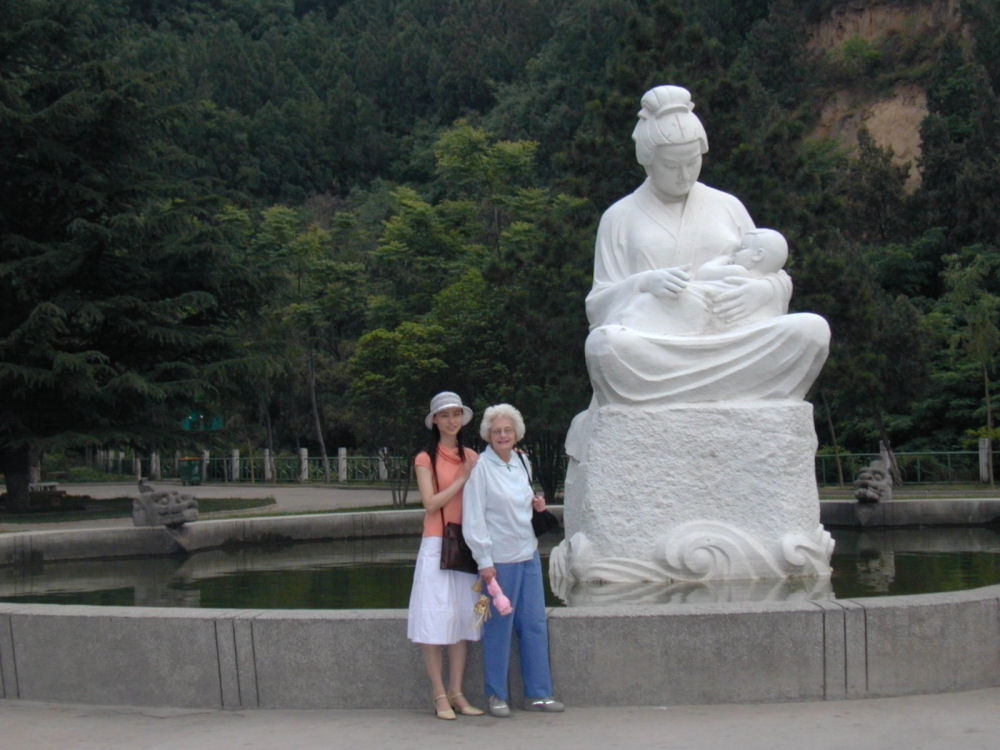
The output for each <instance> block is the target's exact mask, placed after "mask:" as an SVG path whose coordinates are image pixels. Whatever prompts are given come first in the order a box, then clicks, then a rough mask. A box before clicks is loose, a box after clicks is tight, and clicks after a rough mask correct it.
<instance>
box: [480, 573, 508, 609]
mask: <svg viewBox="0 0 1000 750" xmlns="http://www.w3.org/2000/svg"><path fill="white" fill-rule="evenodd" d="M486 590H487V591H489V592H490V596H492V597H493V606H494V607H496V610H497V612H499V613H500V614H501V615H509V614H510V613H511V612H513V611H514V608H513V607H512V606H511V605H510V599H508V598H507V596H506V594H504V593H503V589H502V588H500V584H499V583H497V579H496V578H491V579H490V582H489V583H488V584H487V585H486Z"/></svg>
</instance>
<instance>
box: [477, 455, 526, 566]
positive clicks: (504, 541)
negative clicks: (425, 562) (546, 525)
mask: <svg viewBox="0 0 1000 750" xmlns="http://www.w3.org/2000/svg"><path fill="white" fill-rule="evenodd" d="M524 460H525V464H526V465H527V462H528V459H527V458H526V457H525V459H524ZM534 496H535V493H534V490H532V488H531V482H530V481H529V479H528V471H526V466H525V465H522V464H521V459H520V458H518V456H517V453H516V452H514V451H511V454H510V462H509V463H508V462H506V461H504V460H503V459H502V458H500V456H498V455H497V454H496V453H494V451H493V448H492V447H489V446H487V448H486V450H484V451H483V452H482V453H481V454H480V455H479V461H478V462H477V463H476V465H475V467H474V468H473V469H472V474H470V475H469V480H468V481H467V482H466V483H465V487H464V488H463V490H462V535H463V536H464V537H465V541H466V543H467V544H468V545H469V549H471V550H472V555H473V557H475V558H476V562H477V563H478V564H479V568H480V569H482V568H489V567H492V566H493V564H494V563H515V562H524V561H525V560H530V559H531V558H532V557H533V556H534V554H535V550H536V549H538V540H537V539H536V538H535V532H534V530H533V529H532V528H531V514H532V507H531V501H532V498H533V497H534Z"/></svg>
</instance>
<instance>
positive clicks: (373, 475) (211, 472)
mask: <svg viewBox="0 0 1000 750" xmlns="http://www.w3.org/2000/svg"><path fill="white" fill-rule="evenodd" d="M895 455H896V462H897V464H898V465H899V469H900V472H901V473H902V475H903V481H904V482H906V483H908V484H948V483H975V482H979V481H980V474H979V453H978V451H920V452H905V453H904V452H898V453H896V454H895ZM878 457H879V455H878V454H877V453H841V454H840V463H841V466H842V468H843V476H844V482H845V484H851V483H852V482H853V481H854V478H855V477H856V476H857V475H858V472H859V471H860V470H861V469H863V468H864V467H866V466H867V465H868V464H869V463H871V462H872V461H873V460H874V459H876V458H878ZM190 460H199V461H201V463H202V479H203V480H204V481H209V482H264V481H265V477H267V476H268V473H267V472H266V471H265V467H264V457H263V456H240V457H238V460H234V459H233V457H232V456H211V457H209V458H208V459H201V458H197V459H195V457H193V456H190V457H182V461H190ZM993 460H994V462H995V461H996V456H995V455H994V456H993ZM411 462H412V457H410V456H350V455H348V456H345V457H343V458H341V457H338V456H330V458H329V466H330V481H331V482H337V483H344V482H348V483H377V482H386V481H391V480H393V479H396V478H397V477H400V476H402V475H404V474H405V473H407V472H408V471H409V468H410V463H411ZM271 464H272V470H271V472H270V474H271V477H272V478H271V480H270V481H272V482H276V483H283V482H303V481H305V482H324V481H326V476H325V472H324V469H323V459H322V458H321V457H318V456H308V457H305V458H303V457H301V456H295V455H283V456H274V457H272V458H271ZM101 468H102V469H104V470H105V471H107V472H109V473H113V474H122V475H123V476H129V477H135V476H136V475H137V474H140V475H142V476H150V471H151V468H152V466H151V462H150V459H149V457H146V456H134V455H132V454H124V453H123V455H122V459H121V460H118V461H116V462H114V463H113V464H111V465H107V464H106V465H104V466H102V467H101ZM994 469H995V473H996V474H997V475H1000V467H997V465H996V463H994ZM160 473H161V476H162V477H164V478H167V479H174V478H182V475H181V462H178V461H177V460H176V459H175V458H173V457H171V458H165V459H162V460H161V462H160ZM561 476H565V471H563V472H561ZM816 481H817V483H818V484H820V485H836V484H838V482H839V475H838V471H837V461H836V457H835V456H833V455H832V454H827V453H823V454H820V455H817V456H816Z"/></svg>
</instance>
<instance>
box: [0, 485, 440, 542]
mask: <svg viewBox="0 0 1000 750" xmlns="http://www.w3.org/2000/svg"><path fill="white" fill-rule="evenodd" d="M150 484H151V485H152V486H153V487H155V488H156V489H165V490H169V489H176V490H178V491H179V492H183V493H185V494H190V495H193V496H194V497H195V498H228V497H242V498H261V497H273V498H274V500H275V504H274V505H263V506H260V507H257V508H247V509H245V510H241V511H239V514H240V515H248V514H256V515H269V514H271V515H273V514H275V513H316V512H318V511H324V510H344V509H347V508H370V507H374V506H379V505H392V492H391V491H390V490H388V489H370V488H364V487H361V488H357V487H350V488H343V487H336V486H331V485H313V484H308V485H302V484H222V483H220V484H199V485H193V486H187V487H185V486H184V485H182V484H181V483H180V482H178V481H175V480H168V481H163V482H150ZM0 486H2V485H0ZM59 489H61V490H65V491H66V493H67V494H69V495H89V496H90V497H92V498H94V499H97V500H104V499H109V498H114V497H138V496H139V488H138V485H137V484H136V483H135V482H106V483H93V484H91V483H81V484H60V485H59ZM419 497H420V496H419V495H418V494H417V493H416V491H411V492H410V493H409V496H408V498H407V499H408V501H409V503H408V505H407V507H408V508H418V507H420V506H419ZM232 513H233V512H232V511H219V512H216V513H202V514H201V515H200V518H202V519H210V518H216V517H219V516H229V515H232ZM131 525H132V518H131V517H129V516H123V517H121V518H103V519H95V520H92V521H68V522H65V523H46V522H44V521H38V522H27V523H0V532H3V531H33V530H48V531H55V530H58V529H72V528H102V527H114V526H131Z"/></svg>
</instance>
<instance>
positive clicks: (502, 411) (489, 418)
mask: <svg viewBox="0 0 1000 750" xmlns="http://www.w3.org/2000/svg"><path fill="white" fill-rule="evenodd" d="M498 417H507V419H509V420H510V421H511V424H513V425H514V437H516V438H517V439H518V440H520V439H521V438H523V437H524V417H522V416H521V412H519V411H518V410H517V409H515V408H514V407H513V406H511V405H510V404H494V405H493V406H488V407H486V411H484V412H483V421H482V422H480V423H479V436H480V437H481V438H482V439H483V440H485V441H486V442H487V443H488V442H490V428H491V427H493V422H494V421H495V420H496V419H497V418H498Z"/></svg>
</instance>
